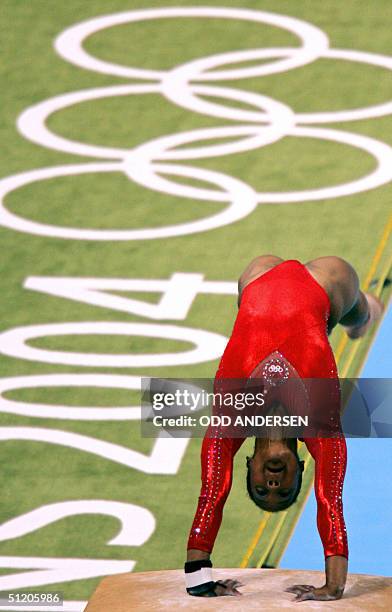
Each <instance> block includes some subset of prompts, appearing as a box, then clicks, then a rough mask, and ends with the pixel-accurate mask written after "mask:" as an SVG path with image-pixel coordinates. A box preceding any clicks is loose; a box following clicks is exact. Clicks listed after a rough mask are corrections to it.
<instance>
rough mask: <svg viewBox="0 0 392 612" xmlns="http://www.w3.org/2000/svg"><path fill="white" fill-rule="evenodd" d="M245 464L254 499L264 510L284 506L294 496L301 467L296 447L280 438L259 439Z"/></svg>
mask: <svg viewBox="0 0 392 612" xmlns="http://www.w3.org/2000/svg"><path fill="white" fill-rule="evenodd" d="M248 466H249V471H250V488H251V492H252V497H253V498H254V501H255V502H256V503H258V502H260V506H261V507H262V508H263V509H264V510H267V511H269V510H270V511H277V510H280V509H284V508H286V507H287V504H288V502H290V501H291V499H292V498H293V497H294V496H295V493H296V490H297V485H298V477H299V470H300V469H301V465H300V464H299V463H298V459H297V456H296V453H295V449H294V448H290V446H288V445H287V444H286V443H284V442H283V441H273V442H272V441H269V440H262V441H261V440H259V444H257V443H256V445H255V452H254V454H253V457H252V458H251V459H249V460H248ZM258 505H259V504H258Z"/></svg>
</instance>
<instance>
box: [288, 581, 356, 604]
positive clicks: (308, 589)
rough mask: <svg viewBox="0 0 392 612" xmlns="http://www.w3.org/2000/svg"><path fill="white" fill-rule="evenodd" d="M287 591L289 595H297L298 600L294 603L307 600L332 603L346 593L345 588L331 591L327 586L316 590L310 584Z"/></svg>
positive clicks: (296, 586)
mask: <svg viewBox="0 0 392 612" xmlns="http://www.w3.org/2000/svg"><path fill="white" fill-rule="evenodd" d="M285 590H286V592H287V593H295V595H296V598H295V599H294V601H306V600H307V599H313V600H316V601H332V600H334V599H340V598H341V597H342V595H343V591H344V589H343V588H335V589H331V588H330V587H328V586H327V585H326V584H325V585H324V586H322V587H320V588H316V587H314V586H312V585H310V584H295V585H294V586H292V587H289V588H288V589H285Z"/></svg>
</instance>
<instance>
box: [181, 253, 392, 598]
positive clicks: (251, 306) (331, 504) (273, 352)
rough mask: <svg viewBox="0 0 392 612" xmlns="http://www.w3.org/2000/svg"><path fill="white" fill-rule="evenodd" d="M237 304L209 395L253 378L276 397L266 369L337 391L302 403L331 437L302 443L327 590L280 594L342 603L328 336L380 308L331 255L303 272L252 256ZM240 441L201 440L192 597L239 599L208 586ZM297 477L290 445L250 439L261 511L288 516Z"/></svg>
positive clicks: (231, 585) (295, 265) (337, 435)
mask: <svg viewBox="0 0 392 612" xmlns="http://www.w3.org/2000/svg"><path fill="white" fill-rule="evenodd" d="M238 306H239V310H238V314H237V318H236V320H235V323H234V327H233V330H232V334H231V337H230V339H229V342H228V344H227V346H226V349H225V351H224V353H223V356H222V358H221V361H220V364H219V367H218V370H217V373H216V376H215V381H214V390H215V389H219V388H220V385H221V384H223V383H224V381H225V379H226V380H228V379H246V380H249V379H251V378H257V379H258V380H259V379H264V381H265V383H266V385H267V387H268V384H269V383H270V388H271V389H275V390H276V389H278V387H279V384H278V383H279V380H275V381H274V377H275V378H276V374H274V375H273V376H272V378H271V380H268V372H271V371H272V372H274V373H281V376H282V380H284V379H288V378H290V377H298V379H299V380H301V381H303V380H305V379H306V380H307V379H329V381H332V383H333V381H335V383H336V388H337V393H336V397H332V396H333V394H332V395H331V394H329V395H328V396H327V397H325V394H324V396H323V397H320V394H319V395H317V393H316V394H315V395H313V396H310V402H311V403H313V404H315V403H316V404H317V405H316V409H317V410H319V411H326V410H327V411H329V412H328V414H332V415H334V416H333V417H331V419H333V418H335V420H336V423H335V425H336V427H335V432H334V435H333V436H331V437H309V438H307V437H304V438H300V439H302V440H303V442H304V443H305V445H306V447H307V449H308V451H309V452H310V454H311V456H312V457H313V459H314V461H315V483H314V487H315V494H316V500H317V526H318V531H319V534H320V538H321V541H322V544H323V549H324V557H325V575H326V576H325V584H324V585H323V586H321V587H319V588H316V587H314V586H312V585H294V586H292V587H290V588H289V589H287V590H288V591H289V592H292V593H294V594H295V595H296V598H295V599H296V601H304V600H309V599H312V600H319V601H328V600H334V599H340V598H341V597H342V595H343V592H344V588H345V583H346V577H347V565H348V544H347V534H346V528H345V523H344V517H343V505H342V489H343V480H344V476H345V471H346V460H347V451H346V443H345V438H344V435H343V433H342V431H341V426H340V393H339V381H338V374H337V366H336V363H335V359H334V356H333V353H332V349H331V346H330V344H329V341H328V335H329V334H330V332H331V331H332V329H333V328H334V327H335V325H337V324H338V323H340V324H341V325H343V326H344V328H345V330H346V332H347V334H348V336H349V337H350V338H352V339H355V338H359V337H361V336H363V335H364V334H365V333H366V331H367V330H368V328H369V327H370V326H371V325H372V323H374V322H375V321H376V320H377V319H379V318H380V317H381V314H382V310H383V306H382V303H381V302H380V301H379V300H378V299H377V298H376V297H374V296H372V295H370V294H366V293H363V292H362V291H360V289H359V281H358V276H357V274H356V272H355V270H354V269H353V268H352V267H351V265H350V264H348V263H347V262H346V261H344V260H343V259H340V258H339V257H333V256H330V257H319V258H317V259H314V260H313V261H310V262H308V263H306V264H302V263H300V262H299V261H297V260H286V261H285V260H283V259H281V258H279V257H276V256H273V255H263V256H260V257H256V259H254V260H253V261H252V262H251V263H250V264H249V265H248V267H247V268H246V269H245V271H244V272H243V274H242V275H241V277H240V279H239V282H238ZM271 364H272V366H273V367H272V368H271ZM280 382H281V381H280ZM335 383H333V384H335ZM313 407H314V406H313ZM336 415H338V416H337V417H336ZM244 440H245V438H244V437H237V438H231V437H222V436H221V435H219V432H214V431H211V427H210V429H209V431H207V433H206V435H205V437H204V440H203V444H202V449H201V479H202V486H201V492H200V497H199V501H198V505H197V510H196V514H195V517H194V521H193V524H192V527H191V531H190V534H189V539H188V546H187V562H186V563H185V582H186V588H187V592H188V593H189V594H190V595H194V596H200V597H217V596H222V595H233V596H237V595H241V592H240V591H239V590H238V588H239V587H240V586H243V585H241V584H240V583H239V582H238V581H235V580H225V581H219V580H218V581H213V579H212V563H211V560H210V554H211V552H212V549H213V546H214V542H215V539H216V536H217V533H218V530H219V527H220V524H221V521H222V513H223V508H224V505H225V502H226V499H227V497H228V495H229V492H230V488H231V483H232V471H233V458H234V455H235V454H236V452H237V451H238V449H239V448H240V446H241V445H242V443H243V442H244ZM302 471H303V462H301V461H300V460H299V456H298V454H297V438H284V437H281V438H279V436H278V437H277V438H276V437H275V439H271V438H270V439H268V438H266V437H257V436H256V437H255V446H254V453H253V456H252V457H251V458H247V489H248V493H249V496H250V498H251V500H252V501H253V502H254V503H255V504H256V505H257V506H259V507H260V508H261V509H263V510H265V511H268V512H277V511H281V510H285V509H287V508H288V507H289V506H291V504H293V503H294V502H295V500H296V498H297V496H298V494H299V492H300V488H301V483H302Z"/></svg>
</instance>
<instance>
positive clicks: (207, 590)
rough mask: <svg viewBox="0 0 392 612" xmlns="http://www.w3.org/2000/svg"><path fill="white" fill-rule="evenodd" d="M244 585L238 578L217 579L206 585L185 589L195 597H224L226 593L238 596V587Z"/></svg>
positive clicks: (239, 593)
mask: <svg viewBox="0 0 392 612" xmlns="http://www.w3.org/2000/svg"><path fill="white" fill-rule="evenodd" d="M240 586H244V585H243V584H241V582H239V581H238V580H217V581H216V582H210V583H209V584H208V585H201V586H197V587H194V588H191V589H187V591H188V594H189V595H193V596H195V597H224V596H227V595H232V596H238V595H242V593H241V592H240V591H239V590H238V587H240Z"/></svg>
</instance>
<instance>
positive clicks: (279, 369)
mask: <svg viewBox="0 0 392 612" xmlns="http://www.w3.org/2000/svg"><path fill="white" fill-rule="evenodd" d="M268 372H283V368H282V366H280V365H270V366H269V368H268Z"/></svg>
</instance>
